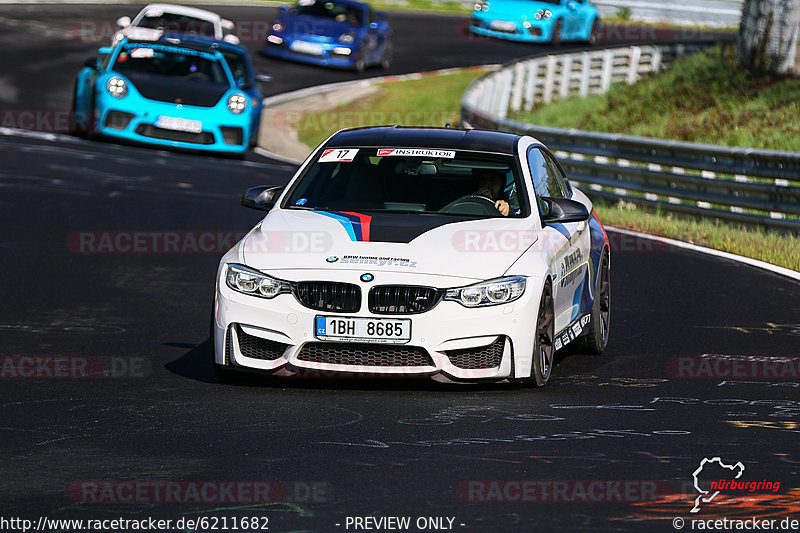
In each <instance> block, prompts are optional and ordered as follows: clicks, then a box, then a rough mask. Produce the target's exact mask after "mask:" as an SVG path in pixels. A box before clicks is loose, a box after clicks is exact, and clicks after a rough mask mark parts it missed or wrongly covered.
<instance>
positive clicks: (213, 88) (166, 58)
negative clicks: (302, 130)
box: [71, 38, 254, 155]
mask: <svg viewBox="0 0 800 533" xmlns="http://www.w3.org/2000/svg"><path fill="white" fill-rule="evenodd" d="M99 52H100V54H101V55H103V56H104V58H103V60H102V61H101V60H100V59H97V58H91V59H90V60H88V61H87V62H86V66H85V67H84V68H83V69H82V70H81V71H80V72H79V73H78V78H77V80H76V82H75V93H74V99H73V109H72V123H71V127H72V130H73V131H74V132H75V133H79V134H81V133H85V134H88V135H97V136H103V137H112V138H116V139H119V140H125V141H132V142H139V143H148V144H153V145H157V146H163V147H172V148H183V149H192V150H208V151H213V152H220V153H227V154H232V155H244V153H245V152H246V151H247V148H248V144H249V142H250V136H251V133H250V131H251V127H252V116H251V113H252V112H253V109H254V107H253V104H252V101H251V97H249V96H247V94H245V92H244V90H243V89H242V88H241V87H240V86H239V85H238V84H237V83H236V80H235V78H234V75H233V73H232V71H231V68H230V66H229V65H228V62H227V61H226V60H225V56H224V55H223V54H222V53H221V52H220V51H219V50H218V49H217V48H216V47H214V46H211V45H209V43H203V44H190V43H188V42H186V43H184V42H181V41H180V39H172V40H171V42H170V41H160V42H152V41H147V42H139V41H129V40H127V39H125V38H123V39H122V40H121V41H120V42H119V43H118V44H117V45H115V46H114V47H113V48H101V49H100V50H99Z"/></svg>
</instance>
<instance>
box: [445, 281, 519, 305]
mask: <svg viewBox="0 0 800 533" xmlns="http://www.w3.org/2000/svg"><path fill="white" fill-rule="evenodd" d="M524 292H525V278H521V277H512V278H501V279H496V280H492V281H485V282H483V283H478V284H477V285H470V286H469V287H460V288H457V289H447V292H446V293H445V296H444V299H445V300H452V301H455V302H458V303H460V304H461V305H463V306H464V307H483V306H486V305H499V304H505V303H509V302H513V301H514V300H517V299H519V297H520V296H522V294H523V293H524Z"/></svg>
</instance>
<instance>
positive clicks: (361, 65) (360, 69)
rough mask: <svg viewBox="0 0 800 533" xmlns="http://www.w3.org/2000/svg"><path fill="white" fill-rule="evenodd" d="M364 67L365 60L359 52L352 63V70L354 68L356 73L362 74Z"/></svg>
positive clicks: (365, 65) (365, 67) (365, 66)
mask: <svg viewBox="0 0 800 533" xmlns="http://www.w3.org/2000/svg"><path fill="white" fill-rule="evenodd" d="M366 69H367V62H366V60H365V59H364V55H363V54H359V56H358V58H357V59H356V62H355V64H354V65H353V70H355V71H356V73H357V74H363V73H364V71H365V70H366Z"/></svg>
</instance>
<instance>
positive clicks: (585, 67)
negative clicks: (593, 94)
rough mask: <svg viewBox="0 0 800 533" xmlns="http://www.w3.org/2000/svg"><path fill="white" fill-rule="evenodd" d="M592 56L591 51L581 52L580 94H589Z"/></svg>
mask: <svg viewBox="0 0 800 533" xmlns="http://www.w3.org/2000/svg"><path fill="white" fill-rule="evenodd" d="M591 68H592V56H591V55H590V54H589V52H583V53H582V54H581V88H580V95H581V96H586V95H587V94H589V87H590V84H591V81H592V70H591Z"/></svg>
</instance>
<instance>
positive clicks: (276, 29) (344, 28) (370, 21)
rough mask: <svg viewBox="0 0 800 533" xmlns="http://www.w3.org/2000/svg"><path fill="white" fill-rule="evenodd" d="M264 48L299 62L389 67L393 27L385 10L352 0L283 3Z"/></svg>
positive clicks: (358, 69) (310, 0)
mask: <svg viewBox="0 0 800 533" xmlns="http://www.w3.org/2000/svg"><path fill="white" fill-rule="evenodd" d="M264 53H265V54H267V55H269V56H273V57H280V58H284V59H291V60H294V61H300V62H303V63H312V64H315V65H324V66H331V67H341V68H351V69H355V70H356V71H357V72H363V71H364V69H365V68H366V67H369V66H372V65H380V66H382V67H383V68H388V67H389V64H390V62H391V60H392V30H391V28H390V27H389V24H388V22H386V16H385V14H384V13H380V12H376V11H374V10H373V9H372V8H371V7H370V6H369V5H368V4H364V3H362V2H356V1H354V0H300V1H299V2H298V3H297V5H296V6H294V7H293V8H291V9H287V8H285V7H284V8H281V10H280V13H279V14H278V17H277V18H276V19H275V20H274V21H273V22H272V27H271V28H270V31H269V34H268V35H267V42H266V45H265V48H264Z"/></svg>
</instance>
